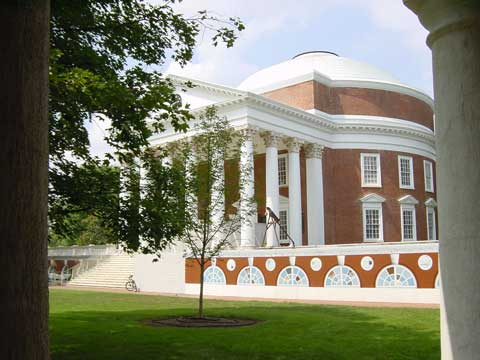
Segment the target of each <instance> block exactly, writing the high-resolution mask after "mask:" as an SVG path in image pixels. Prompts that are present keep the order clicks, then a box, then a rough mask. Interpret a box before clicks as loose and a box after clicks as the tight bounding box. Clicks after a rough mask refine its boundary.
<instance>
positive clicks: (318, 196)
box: [305, 144, 325, 245]
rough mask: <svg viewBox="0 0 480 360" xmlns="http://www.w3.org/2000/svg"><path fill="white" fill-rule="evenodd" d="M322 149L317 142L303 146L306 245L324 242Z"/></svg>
mask: <svg viewBox="0 0 480 360" xmlns="http://www.w3.org/2000/svg"><path fill="white" fill-rule="evenodd" d="M322 151H323V146H321V145H319V144H309V145H307V146H306V147H305V155H306V158H307V160H306V163H307V212H308V216H307V222H308V245H323V244H325V230H324V217H325V214H324V209H323V172H322Z"/></svg>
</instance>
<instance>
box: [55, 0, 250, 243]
mask: <svg viewBox="0 0 480 360" xmlns="http://www.w3.org/2000/svg"><path fill="white" fill-rule="evenodd" d="M175 3H176V1H175V0H164V1H160V2H159V4H158V5H153V4H151V3H149V2H146V1H143V0H83V1H69V0H55V1H52V5H51V36H50V47H51V56H50V98H49V102H50V115H49V122H50V132H49V142H50V179H51V186H50V199H49V202H50V213H49V219H50V224H51V226H53V227H54V230H55V232H56V233H57V234H58V235H59V236H60V235H61V234H64V233H65V231H66V230H67V227H66V225H65V222H66V221H67V220H64V218H65V217H66V216H67V217H68V213H69V212H70V211H77V210H76V209H78V208H82V209H83V211H87V212H90V213H95V214H96V216H97V217H99V218H100V219H101V220H102V223H104V224H105V225H106V226H107V225H108V226H113V225H115V224H113V223H111V219H112V218H113V217H114V216H115V215H117V214H118V209H115V208H118V201H117V202H116V201H115V199H114V198H113V196H110V194H109V195H108V196H104V195H103V194H102V191H103V190H104V188H107V189H110V190H111V191H110V192H113V191H114V190H116V189H117V188H118V181H116V180H113V178H112V177H111V176H110V173H108V172H98V171H97V170H96V168H98V167H100V168H103V167H104V166H107V165H108V164H111V163H112V162H113V161H115V160H116V159H117V158H118V159H119V160H120V161H121V162H122V164H129V166H133V165H134V161H135V159H136V158H142V159H143V158H144V157H145V149H146V148H147V146H148V138H149V137H150V136H151V135H152V134H153V133H156V132H161V131H163V130H164V128H165V125H166V123H167V122H170V123H171V124H172V125H173V128H174V129H175V130H178V131H185V130H186V129H187V128H188V122H189V121H190V120H191V119H192V116H191V114H190V113H189V111H188V108H186V107H184V106H182V103H181V101H180V99H179V96H178V95H177V94H176V93H175V91H174V86H173V84H172V83H171V81H169V80H168V79H167V78H165V77H163V76H162V74H161V73H160V72H159V71H158V70H156V69H159V67H160V66H162V65H163V64H164V63H165V62H166V61H167V60H168V59H170V58H171V59H173V61H176V62H178V63H180V64H182V65H184V64H186V63H188V62H189V61H190V60H191V59H192V56H193V50H194V47H195V45H196V43H197V39H198V35H199V34H200V33H201V32H205V31H206V32H207V33H210V34H211V40H212V43H213V45H217V44H219V43H222V42H223V43H224V44H225V45H226V46H227V47H229V46H232V45H233V43H234V41H235V39H236V36H237V32H238V31H241V30H243V24H242V22H241V21H240V20H239V19H237V18H229V19H223V18H218V17H215V16H211V15H210V14H209V13H208V12H206V11H202V12H200V13H198V14H197V15H196V16H193V17H190V18H187V17H186V16H184V15H182V14H177V13H175V11H174V9H173V5H174V4H175ZM105 119H108V121H109V122H110V123H111V126H110V128H109V129H108V131H107V132H106V133H105V140H106V141H107V143H108V144H109V145H110V146H112V147H113V149H114V154H110V155H107V158H106V160H105V161H104V162H100V161H99V160H98V159H95V158H94V157H93V156H92V155H91V154H90V148H89V146H90V144H89V139H88V131H87V128H86V125H87V124H88V123H95V122H97V121H99V120H105ZM79 164H82V167H83V169H82V170H78V167H79ZM89 170H91V172H89ZM79 171H80V172H81V175H82V179H81V181H79V180H77V179H76V176H77V175H78V173H79ZM101 174H103V175H105V177H104V178H103V179H102V180H101V181H98V179H99V178H98V176H99V175H101ZM86 184H88V185H86ZM59 185H61V186H59ZM97 185H98V187H97ZM71 189H75V192H72V191H71ZM84 191H86V193H85V192H84ZM94 194H97V195H98V196H99V197H100V199H98V198H96V197H95V196H94ZM99 200H101V201H99ZM158 206H162V204H161V203H159V204H158ZM106 207H107V208H110V209H112V212H111V213H110V214H108V213H106V212H105V211H104V210H105V208H106ZM153 214H154V213H152V215H153ZM105 215H106V217H105ZM118 225H119V224H116V225H115V226H117V228H118ZM112 229H113V231H114V232H115V231H117V230H118V229H115V228H114V227H112ZM138 229H139V231H141V230H142V229H143V227H139V228H138ZM156 231H158V229H157V230H154V231H152V232H151V235H152V234H153V233H154V232H156ZM118 234H119V235H121V236H122V235H123V234H124V233H123V232H118ZM67 235H68V234H67ZM131 235H132V234H131V233H128V234H126V236H127V237H130V236H131ZM163 235H167V234H163Z"/></svg>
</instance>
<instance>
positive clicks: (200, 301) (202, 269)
mask: <svg viewBox="0 0 480 360" xmlns="http://www.w3.org/2000/svg"><path fill="white" fill-rule="evenodd" d="M204 272H205V263H204V261H203V259H202V263H201V264H200V296H199V297H198V317H199V318H202V317H203V273H204Z"/></svg>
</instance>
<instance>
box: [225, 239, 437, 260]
mask: <svg viewBox="0 0 480 360" xmlns="http://www.w3.org/2000/svg"><path fill="white" fill-rule="evenodd" d="M437 252H438V241H436V240H430V241H425V240H422V241H415V242H408V243H404V242H385V243H374V244H368V243H361V244H346V245H318V246H301V247H297V248H289V247H280V248H255V249H238V250H225V251H222V252H221V254H220V255H219V256H218V257H223V258H228V257H232V258H234V257H254V258H261V257H274V256H320V255H323V256H328V255H370V254H409V253H437Z"/></svg>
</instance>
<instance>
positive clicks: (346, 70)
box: [238, 51, 409, 93]
mask: <svg viewBox="0 0 480 360" xmlns="http://www.w3.org/2000/svg"><path fill="white" fill-rule="evenodd" d="M313 79H316V80H318V81H320V82H322V83H325V84H327V85H333V86H335V85H336V84H335V83H339V85H342V83H343V86H346V85H348V84H346V83H359V82H365V87H366V88H369V87H372V86H369V85H368V83H370V84H377V85H376V86H373V87H375V88H379V86H378V85H379V84H381V83H385V84H390V85H397V86H401V87H407V88H409V86H407V85H405V84H403V83H401V82H400V81H399V80H397V79H396V78H395V77H393V76H392V75H390V74H389V73H387V72H385V71H383V70H380V69H378V68H376V67H374V66H372V65H369V64H366V63H362V62H359V61H356V60H352V59H348V58H344V57H341V56H337V55H336V54H333V53H330V52H322V51H315V52H308V53H303V54H300V55H297V56H295V57H294V58H293V59H291V60H287V61H284V62H281V63H280V64H276V65H273V66H270V67H268V68H265V69H263V70H260V71H258V72H256V73H254V74H253V75H250V76H249V77H248V78H246V79H245V80H244V81H243V82H242V83H241V84H240V85H239V86H238V89H241V90H245V91H251V92H254V93H263V92H266V91H271V90H274V89H278V88H282V87H285V86H289V85H293V84H296V83H299V82H303V81H308V80H313ZM352 86H354V85H352Z"/></svg>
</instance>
